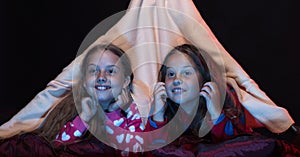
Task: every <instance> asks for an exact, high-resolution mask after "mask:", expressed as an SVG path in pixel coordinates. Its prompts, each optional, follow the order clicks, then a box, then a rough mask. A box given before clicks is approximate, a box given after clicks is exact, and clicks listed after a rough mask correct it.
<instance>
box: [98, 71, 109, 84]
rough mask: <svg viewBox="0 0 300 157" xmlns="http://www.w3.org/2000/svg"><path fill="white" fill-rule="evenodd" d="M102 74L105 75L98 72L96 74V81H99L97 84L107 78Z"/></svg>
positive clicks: (104, 81)
mask: <svg viewBox="0 0 300 157" xmlns="http://www.w3.org/2000/svg"><path fill="white" fill-rule="evenodd" d="M104 75H105V74H104V73H101V72H100V74H99V75H98V78H97V83H99V84H103V83H106V81H107V78H106V76H104Z"/></svg>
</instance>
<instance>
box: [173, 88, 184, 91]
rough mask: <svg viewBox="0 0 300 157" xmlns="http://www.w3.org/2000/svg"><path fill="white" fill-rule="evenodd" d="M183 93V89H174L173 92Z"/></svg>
mask: <svg viewBox="0 0 300 157" xmlns="http://www.w3.org/2000/svg"><path fill="white" fill-rule="evenodd" d="M181 91H182V89H180V88H176V89H173V92H181Z"/></svg>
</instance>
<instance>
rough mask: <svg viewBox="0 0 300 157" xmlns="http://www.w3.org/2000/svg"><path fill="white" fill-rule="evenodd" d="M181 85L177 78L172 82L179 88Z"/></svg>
mask: <svg viewBox="0 0 300 157" xmlns="http://www.w3.org/2000/svg"><path fill="white" fill-rule="evenodd" d="M181 83H182V81H181V80H180V79H179V78H178V77H176V79H175V80H174V81H173V85H174V86H179V85H180V84H181Z"/></svg>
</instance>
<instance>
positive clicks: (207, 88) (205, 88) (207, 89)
mask: <svg viewBox="0 0 300 157" xmlns="http://www.w3.org/2000/svg"><path fill="white" fill-rule="evenodd" d="M202 91H203V92H206V93H207V94H210V93H211V92H212V90H211V88H209V87H208V86H204V87H202V88H201V91H200V92H202Z"/></svg>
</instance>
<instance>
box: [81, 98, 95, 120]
mask: <svg viewBox="0 0 300 157" xmlns="http://www.w3.org/2000/svg"><path fill="white" fill-rule="evenodd" d="M81 107H82V112H81V113H80V115H79V116H80V118H81V119H82V120H83V121H84V122H86V123H87V122H89V121H90V120H91V118H92V117H93V116H94V115H95V114H96V112H97V103H96V102H95V101H93V100H92V99H91V98H90V97H86V98H83V99H82V100H81Z"/></svg>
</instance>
